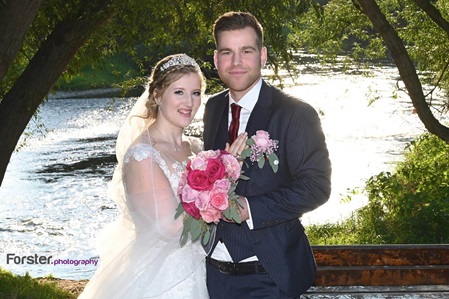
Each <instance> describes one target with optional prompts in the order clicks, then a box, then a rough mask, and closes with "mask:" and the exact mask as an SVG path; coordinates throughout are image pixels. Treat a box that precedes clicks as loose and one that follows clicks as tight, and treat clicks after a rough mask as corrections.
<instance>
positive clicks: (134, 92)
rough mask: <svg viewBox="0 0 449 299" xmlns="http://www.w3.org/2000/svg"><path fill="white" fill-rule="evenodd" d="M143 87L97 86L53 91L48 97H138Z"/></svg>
mask: <svg viewBox="0 0 449 299" xmlns="http://www.w3.org/2000/svg"><path fill="white" fill-rule="evenodd" d="M143 90H144V89H143V87H140V88H133V89H130V90H128V91H126V92H124V91H123V90H122V89H120V88H97V89H88V90H73V91H70V90H68V91H62V90H61V91H55V92H53V93H51V94H49V96H48V97H49V98H50V99H89V98H121V97H138V96H140V95H141V94H142V93H143Z"/></svg>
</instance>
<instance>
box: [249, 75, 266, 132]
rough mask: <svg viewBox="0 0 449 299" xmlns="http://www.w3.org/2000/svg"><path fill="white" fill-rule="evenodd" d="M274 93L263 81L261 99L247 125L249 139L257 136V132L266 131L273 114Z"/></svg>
mask: <svg viewBox="0 0 449 299" xmlns="http://www.w3.org/2000/svg"><path fill="white" fill-rule="evenodd" d="M272 101H273V99H272V92H271V88H270V87H269V86H268V85H267V84H266V83H265V81H262V87H261V88H260V94H259V99H258V100H257V103H256V105H255V106H254V109H253V111H252V112H251V115H250V117H249V120H248V124H247V125H246V132H248V137H251V136H253V135H254V134H256V131H257V130H266V129H267V125H268V121H269V120H270V117H271V112H272V107H271V106H272Z"/></svg>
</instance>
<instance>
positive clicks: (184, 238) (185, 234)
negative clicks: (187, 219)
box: [179, 232, 188, 247]
mask: <svg viewBox="0 0 449 299" xmlns="http://www.w3.org/2000/svg"><path fill="white" fill-rule="evenodd" d="M187 240H188V234H187V233H184V232H182V234H181V240H180V241H179V243H180V244H181V247H183V246H184V245H186V243H187Z"/></svg>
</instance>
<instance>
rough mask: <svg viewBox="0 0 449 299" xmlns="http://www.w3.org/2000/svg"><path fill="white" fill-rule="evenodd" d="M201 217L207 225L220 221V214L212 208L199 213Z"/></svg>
mask: <svg viewBox="0 0 449 299" xmlns="http://www.w3.org/2000/svg"><path fill="white" fill-rule="evenodd" d="M201 217H202V218H203V220H204V221H206V222H207V223H211V222H215V223H217V222H218V221H220V218H221V212H220V211H218V210H216V209H214V208H213V207H209V208H208V209H207V210H205V211H202V212H201Z"/></svg>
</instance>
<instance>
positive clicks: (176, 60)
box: [160, 54, 199, 71]
mask: <svg viewBox="0 0 449 299" xmlns="http://www.w3.org/2000/svg"><path fill="white" fill-rule="evenodd" d="M175 65H193V66H198V67H199V65H198V63H196V61H195V59H193V58H192V57H190V56H188V55H186V54H180V55H177V56H175V57H173V58H172V59H170V60H169V61H167V62H166V63H164V64H163V65H162V66H161V67H160V70H161V71H165V70H166V69H168V68H169V67H171V66H175Z"/></svg>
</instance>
